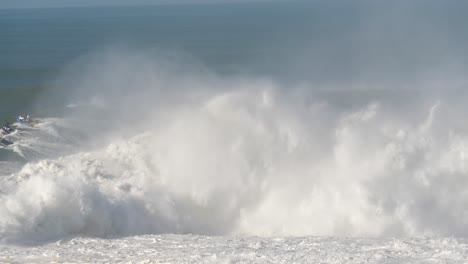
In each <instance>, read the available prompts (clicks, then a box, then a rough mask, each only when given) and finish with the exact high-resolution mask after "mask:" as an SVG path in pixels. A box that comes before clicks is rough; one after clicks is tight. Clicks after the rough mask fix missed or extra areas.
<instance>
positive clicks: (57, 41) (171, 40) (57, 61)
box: [0, 1, 468, 121]
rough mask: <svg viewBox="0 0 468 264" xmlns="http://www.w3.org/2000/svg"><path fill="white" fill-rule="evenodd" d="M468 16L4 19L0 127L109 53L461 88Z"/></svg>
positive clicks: (196, 14) (353, 10) (365, 11)
mask: <svg viewBox="0 0 468 264" xmlns="http://www.w3.org/2000/svg"><path fill="white" fill-rule="evenodd" d="M467 7H468V4H466V3H465V2H464V1H445V2H438V1H413V2H411V3H406V2H404V1H394V2H392V3H386V4H382V3H379V4H375V3H371V2H369V1H308V2H307V1H306V2H283V3H281V2H278V3H274V2H273V3H243V4H211V5H174V6H146V7H92V8H56V9H53V8H50V9H17V10H14V9H9V10H1V9H0V90H1V91H2V94H1V96H0V121H1V120H3V119H5V118H11V116H12V115H13V116H14V115H16V114H17V113H18V112H21V111H23V112H24V111H39V112H40V107H39V109H38V108H37V107H36V106H34V107H33V106H31V102H33V101H34V100H35V97H36V96H37V94H39V93H41V92H42V91H43V90H44V89H47V88H48V87H49V86H50V85H51V84H50V83H51V82H53V81H54V80H55V79H56V78H57V76H59V75H60V74H61V71H62V70H63V68H64V67H65V66H66V65H68V64H69V63H71V62H73V61H74V60H76V59H78V58H80V57H81V56H84V55H86V54H89V53H91V52H96V51H99V50H102V49H105V48H107V47H110V46H115V45H123V46H129V47H131V48H133V49H158V50H162V51H163V52H177V53H184V54H186V55H188V56H191V57H193V58H195V59H196V60H197V61H199V62H200V63H201V64H203V65H206V66H207V67H208V68H209V69H211V70H213V71H215V72H218V73H221V74H241V75H253V76H267V77H270V78H275V79H279V80H282V81H291V80H294V81H296V82H298V83H300V82H301V81H303V80H306V81H309V82H314V83H321V84H322V83H333V84H335V85H336V83H338V85H340V86H343V83H353V82H354V83H358V84H359V83H371V84H375V83H379V85H382V84H389V83H393V82H399V81H401V80H403V81H413V82H418V81H420V80H421V79H424V78H426V77H427V76H436V77H438V78H439V79H445V78H450V79H453V78H458V77H460V76H461V75H462V74H463V72H464V71H465V70H466V69H467V67H466V65H467V64H468V51H467V50H468V48H467V45H466V43H468V31H467V30H466V26H467V25H468V19H467V16H466V13H467V12H465V11H468V8H467ZM398 85H400V83H398ZM406 86H409V85H408V84H407V85H406ZM63 89H66V88H65V87H63Z"/></svg>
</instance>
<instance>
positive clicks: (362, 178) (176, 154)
mask: <svg viewBox="0 0 468 264" xmlns="http://www.w3.org/2000/svg"><path fill="white" fill-rule="evenodd" d="M96 61H99V63H95V62H93V63H91V64H89V65H87V67H86V68H87V69H89V70H88V71H81V74H76V72H75V71H73V70H71V71H70V72H74V73H73V74H71V75H70V74H64V77H63V79H62V80H61V81H59V82H58V83H62V84H63V83H76V86H77V87H76V89H75V87H73V86H71V88H70V89H71V90H70V91H71V92H70V94H73V96H74V98H75V101H70V102H69V103H68V102H67V103H66V104H67V105H68V107H69V108H70V112H69V113H68V114H67V115H66V116H67V117H65V118H55V119H44V120H43V121H44V122H43V123H42V124H41V125H39V126H38V127H37V128H35V129H36V130H37V131H38V132H37V133H36V134H34V133H32V132H31V131H29V132H27V131H26V130H23V131H18V134H17V135H16V137H17V139H18V140H19V141H20V142H29V143H30V144H27V145H26V146H27V148H26V149H29V150H30V152H28V153H35V155H36V156H34V157H33V158H28V156H27V154H24V151H23V152H22V153H23V156H24V157H25V158H26V159H27V160H29V161H28V162H27V163H26V164H25V165H24V166H22V167H21V168H20V169H18V170H17V171H16V172H14V173H11V174H8V175H4V176H3V177H1V183H0V187H1V194H0V237H1V238H2V240H3V241H4V242H15V243H26V242H31V241H45V240H51V239H60V238H64V237H70V236H72V237H73V236H97V237H115V236H127V235H138V234H162V233H181V234H185V233H192V234H208V235H227V234H248V235H266V236H270V235H285V236H290V235H293V236H302V235H333V236H370V237H382V236H452V235H453V236H466V235H468V233H467V231H466V228H465V227H466V224H467V221H468V209H467V208H468V193H467V192H466V190H467V189H468V178H467V172H468V171H467V170H468V167H467V161H466V159H467V151H468V126H467V123H466V122H465V121H464V120H463V113H464V111H463V109H464V102H465V99H466V94H463V93H462V92H459V91H452V92H448V90H447V91H446V92H444V93H443V94H441V93H437V92H431V90H429V89H428V90H426V91H424V92H422V91H394V90H390V91H388V90H345V89H343V90H338V91H337V90H318V89H311V88H310V87H309V86H307V85H305V86H304V87H296V88H294V87H282V85H279V84H275V83H274V82H271V81H268V80H265V79H263V80H260V79H241V78H237V79H235V78H229V79H228V78H222V77H219V76H216V75H214V74H210V73H208V72H204V73H200V72H197V73H193V72H192V73H187V72H181V71H180V70H176V69H175V68H174V67H172V66H170V67H167V66H164V67H163V66H161V65H159V64H156V63H153V62H149V61H148V60H145V59H142V58H141V57H139V56H120V57H119V56H117V58H116V56H110V57H106V58H105V59H102V58H101V59H99V60H96ZM163 64H164V63H163ZM96 69H101V70H100V71H99V74H97V73H96V72H97V71H96ZM104 69H105V70H104ZM124 73H126V74H124ZM72 79H74V81H72ZM135 87H138V92H134V93H129V91H130V92H131V91H134V89H135ZM62 101H63V100H62ZM65 128H66V129H65ZM25 131H26V132H25ZM76 131H80V132H79V133H78V134H80V136H79V137H75V135H76V133H77V132H76ZM20 132H21V133H20ZM40 133H43V134H45V135H47V137H45V136H34V135H38V134H39V135H40ZM83 134H85V135H83ZM45 138H49V139H50V140H49V142H55V143H54V144H52V143H50V144H48V145H47V148H44V142H45ZM21 139H23V141H21ZM60 140H62V141H60ZM16 147H17V148H20V149H21V144H18V145H17V146H16ZM23 150H24V148H23ZM33 150H37V151H33Z"/></svg>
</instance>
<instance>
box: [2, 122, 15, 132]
mask: <svg viewBox="0 0 468 264" xmlns="http://www.w3.org/2000/svg"><path fill="white" fill-rule="evenodd" d="M13 131H15V129H14V128H12V127H11V126H10V125H9V124H5V125H4V126H3V127H2V128H1V132H2V133H3V134H4V135H8V134H11V133H13Z"/></svg>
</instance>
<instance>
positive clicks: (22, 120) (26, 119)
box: [16, 115, 39, 126]
mask: <svg viewBox="0 0 468 264" xmlns="http://www.w3.org/2000/svg"><path fill="white" fill-rule="evenodd" d="M16 121H18V123H20V124H23V125H27V126H35V125H37V124H39V121H35V120H31V119H30V118H29V115H26V116H22V115H20V116H18V117H17V118H16Z"/></svg>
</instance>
